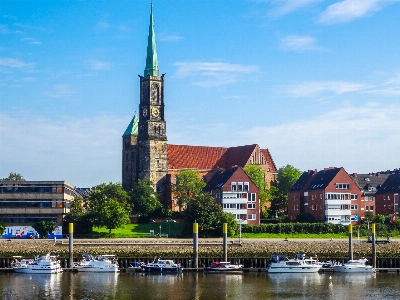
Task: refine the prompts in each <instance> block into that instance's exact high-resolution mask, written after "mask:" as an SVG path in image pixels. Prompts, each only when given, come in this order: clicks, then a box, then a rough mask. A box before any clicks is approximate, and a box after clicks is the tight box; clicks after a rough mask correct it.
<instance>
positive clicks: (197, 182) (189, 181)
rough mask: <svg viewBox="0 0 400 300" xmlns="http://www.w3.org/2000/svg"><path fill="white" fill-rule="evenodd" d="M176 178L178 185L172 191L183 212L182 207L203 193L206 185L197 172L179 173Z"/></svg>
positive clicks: (184, 171) (185, 171)
mask: <svg viewBox="0 0 400 300" xmlns="http://www.w3.org/2000/svg"><path fill="white" fill-rule="evenodd" d="M175 177H176V184H174V185H173V186H172V191H173V193H174V198H175V199H176V201H177V204H178V206H179V211H181V210H182V206H184V205H186V204H187V203H188V202H189V200H190V199H191V198H192V197H194V196H197V195H199V194H200V193H201V191H202V190H203V188H204V187H205V186H206V183H205V182H204V181H203V180H201V179H200V178H199V172H198V171H196V170H183V171H179V172H178V174H176V175H175Z"/></svg>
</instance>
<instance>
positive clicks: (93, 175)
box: [0, 111, 130, 187]
mask: <svg viewBox="0 0 400 300" xmlns="http://www.w3.org/2000/svg"><path fill="white" fill-rule="evenodd" d="M129 121H130V120H129V117H127V118H121V117H120V116H110V115H103V116H91V117H81V116H79V117H78V116H77V117H65V118H62V119H60V120H51V119H46V118H43V117H38V116H37V115H36V114H32V113H31V112H27V111H26V112H23V111H21V112H18V114H15V115H9V114H4V113H0V144H1V145H2V146H1V157H0V165H1V170H0V171H1V172H2V173H1V174H0V178H3V177H6V176H7V175H8V174H9V173H10V172H18V173H20V174H22V175H23V176H24V177H25V179H27V180H65V181H68V182H70V183H71V184H73V185H77V186H80V187H90V186H93V185H97V184H100V183H103V182H105V183H108V182H110V181H112V182H120V181H121V139H122V138H121V136H122V134H123V132H124V130H125V128H126V126H127V125H128V124H129Z"/></svg>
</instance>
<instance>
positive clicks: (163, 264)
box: [141, 258, 182, 273]
mask: <svg viewBox="0 0 400 300" xmlns="http://www.w3.org/2000/svg"><path fill="white" fill-rule="evenodd" d="M141 267H142V270H143V271H146V272H159V273H163V272H180V271H182V268H181V266H180V265H179V264H176V263H174V261H173V260H168V259H159V258H157V259H155V260H154V261H153V262H151V263H148V264H145V265H142V266H141Z"/></svg>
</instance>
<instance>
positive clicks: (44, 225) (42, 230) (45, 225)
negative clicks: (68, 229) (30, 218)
mask: <svg viewBox="0 0 400 300" xmlns="http://www.w3.org/2000/svg"><path fill="white" fill-rule="evenodd" d="M56 226H57V224H56V223H55V222H53V221H39V222H37V223H35V224H34V225H33V226H32V227H33V229H35V230H36V232H37V233H38V234H39V236H40V237H41V238H42V239H44V238H46V236H48V235H49V234H50V233H52V232H53V230H54V229H55V228H56Z"/></svg>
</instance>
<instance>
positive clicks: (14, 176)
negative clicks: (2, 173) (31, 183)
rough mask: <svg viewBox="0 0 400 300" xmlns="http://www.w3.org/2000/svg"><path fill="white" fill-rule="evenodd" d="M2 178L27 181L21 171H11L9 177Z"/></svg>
mask: <svg viewBox="0 0 400 300" xmlns="http://www.w3.org/2000/svg"><path fill="white" fill-rule="evenodd" d="M1 180H9V181H25V178H24V176H22V175H21V174H19V173H13V172H11V173H10V175H8V177H6V178H3V179H1Z"/></svg>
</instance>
